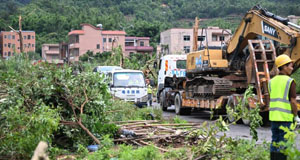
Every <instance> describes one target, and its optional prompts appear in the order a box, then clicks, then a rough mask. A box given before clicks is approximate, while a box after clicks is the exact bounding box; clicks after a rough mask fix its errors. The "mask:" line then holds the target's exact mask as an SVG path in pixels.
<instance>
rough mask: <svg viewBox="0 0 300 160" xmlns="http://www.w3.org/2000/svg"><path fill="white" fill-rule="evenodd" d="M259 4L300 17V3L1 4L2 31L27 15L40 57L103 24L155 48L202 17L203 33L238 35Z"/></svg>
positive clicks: (65, 0)
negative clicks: (86, 26) (45, 49)
mask: <svg viewBox="0 0 300 160" xmlns="http://www.w3.org/2000/svg"><path fill="white" fill-rule="evenodd" d="M258 2H260V4H261V6H263V7H264V8H267V9H268V10H269V11H271V12H273V13H276V14H279V15H282V16H287V15H290V14H294V15H300V10H298V8H299V7H300V2H299V1H292V0H280V1H279V0H261V1H258V0H253V1H249V0H215V1H208V0H189V1H187V0H143V1H141V0H110V1H107V0H89V1H85V0H51V1H48V0H12V1H0V6H1V7H0V11H1V12H0V29H1V30H9V28H8V26H9V25H10V26H13V27H14V28H18V15H22V17H23V29H24V30H34V31H35V32H36V33H37V52H40V46H41V44H43V43H54V42H60V41H67V37H66V35H67V33H68V32H69V31H70V30H71V29H79V28H80V24H81V23H90V24H93V25H96V24H99V23H101V24H103V27H104V29H106V30H110V29H112V30H114V29H115V30H116V29H118V30H122V29H123V30H125V31H126V32H127V34H128V35H136V36H149V37H151V38H152V39H151V40H152V45H155V44H156V43H157V42H159V33H160V32H161V31H162V30H165V29H167V28H171V27H191V26H192V24H193V19H194V18H195V17H196V16H198V17H199V18H202V19H208V20H206V21H203V22H201V23H200V25H201V26H202V27H205V26H208V25H218V26H220V27H223V28H229V29H232V30H234V29H235V28H236V26H237V25H238V23H239V21H240V19H241V18H242V16H243V15H244V14H245V12H246V11H247V10H249V9H250V8H251V7H253V6H254V5H255V4H258ZM228 17H230V18H228ZM232 17H233V18H232ZM228 19H230V21H228Z"/></svg>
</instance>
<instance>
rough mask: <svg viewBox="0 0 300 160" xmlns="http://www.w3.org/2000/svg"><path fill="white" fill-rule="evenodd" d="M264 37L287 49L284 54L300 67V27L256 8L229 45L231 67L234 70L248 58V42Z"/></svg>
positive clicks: (228, 52) (246, 16)
mask: <svg viewBox="0 0 300 160" xmlns="http://www.w3.org/2000/svg"><path fill="white" fill-rule="evenodd" d="M262 36H263V37H266V38H268V39H271V40H274V41H276V42H278V43H277V44H280V46H281V47H284V48H285V51H284V54H287V55H289V56H290V57H291V59H292V60H294V61H295V65H296V66H299V65H300V26H298V25H296V24H293V23H291V22H289V21H288V19H286V18H282V17H279V16H276V15H274V14H272V13H271V12H268V11H267V10H266V9H263V8H261V7H260V6H255V7H253V8H252V9H251V10H250V11H248V12H247V13H246V15H245V17H244V18H243V20H242V22H241V23H240V25H239V27H238V28H237V30H236V32H235V34H234V36H233V37H232V38H231V39H230V40H229V41H228V43H227V51H226V53H227V57H228V60H229V66H230V67H231V68H234V66H233V65H234V64H236V62H240V61H241V58H244V59H245V58H246V57H245V56H248V55H247V54H245V53H243V49H244V48H246V47H247V46H248V40H252V39H261V37H262ZM282 45H283V46H282ZM275 47H279V46H275ZM277 54H282V53H277ZM295 68H297V67H295ZM235 69H240V68H235Z"/></svg>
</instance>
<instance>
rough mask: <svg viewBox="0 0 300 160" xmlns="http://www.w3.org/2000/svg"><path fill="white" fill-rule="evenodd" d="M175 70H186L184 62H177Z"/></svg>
mask: <svg viewBox="0 0 300 160" xmlns="http://www.w3.org/2000/svg"><path fill="white" fill-rule="evenodd" d="M176 68H178V69H186V60H177V61H176Z"/></svg>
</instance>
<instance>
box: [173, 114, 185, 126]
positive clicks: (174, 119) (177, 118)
mask: <svg viewBox="0 0 300 160" xmlns="http://www.w3.org/2000/svg"><path fill="white" fill-rule="evenodd" d="M173 121H174V123H179V124H182V123H183V124H184V123H187V121H186V120H184V119H182V118H180V117H178V116H177V115H176V116H175V117H174V118H173Z"/></svg>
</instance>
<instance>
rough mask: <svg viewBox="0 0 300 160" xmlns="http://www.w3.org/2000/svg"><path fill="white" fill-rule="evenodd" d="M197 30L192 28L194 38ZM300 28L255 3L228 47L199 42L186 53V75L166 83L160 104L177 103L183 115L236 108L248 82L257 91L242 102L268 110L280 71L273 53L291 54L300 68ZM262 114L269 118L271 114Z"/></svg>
mask: <svg viewBox="0 0 300 160" xmlns="http://www.w3.org/2000/svg"><path fill="white" fill-rule="evenodd" d="M196 23H198V22H196ZM195 26H198V25H197V24H195ZM197 30H198V28H197V27H194V37H195V36H197V34H195V33H197ZM299 33H300V26H298V25H296V24H293V23H291V22H289V21H288V19H287V18H282V17H280V16H277V15H274V14H273V13H271V12H269V11H267V10H266V9H264V8H262V7H260V6H259V5H257V6H254V7H253V8H252V9H251V10H249V11H248V12H247V13H246V15H245V16H244V18H243V20H242V21H241V23H240V25H239V26H238V28H237V29H236V31H235V33H234V35H233V36H232V37H231V38H230V39H229V40H228V41H227V42H226V45H225V46H224V47H221V48H220V49H210V47H209V46H207V47H206V48H205V49H202V50H197V48H198V47H197V46H193V51H192V52H191V53H188V55H187V59H186V73H185V78H179V80H176V79H175V78H176V77H175V76H174V77H175V78H174V80H173V82H171V84H174V82H176V85H173V86H171V87H167V86H168V85H164V86H165V87H164V88H162V89H160V90H158V91H159V92H158V95H160V96H159V97H160V98H159V101H160V104H161V108H162V109H164V107H166V106H168V105H170V104H174V105H175V112H176V114H179V115H181V114H190V113H191V109H207V110H214V111H221V112H222V111H226V105H228V106H232V107H234V106H235V105H236V103H237V99H238V98H237V97H243V93H244V92H245V90H246V89H247V88H248V86H249V85H253V86H254V93H255V94H256V96H255V98H254V99H249V105H247V106H244V107H247V108H248V109H251V108H255V107H257V106H258V107H260V111H261V113H267V112H268V107H267V105H268V103H269V102H268V96H269V93H268V89H267V88H268V81H269V80H270V79H271V78H272V77H273V76H275V75H276V74H277V69H276V67H275V65H274V64H275V63H274V61H275V58H276V56H278V55H280V54H287V55H289V56H290V57H291V59H292V60H293V61H294V65H295V66H294V69H295V70H296V69H298V68H299V64H300V34H299ZM194 45H197V43H194ZM159 73H163V72H161V71H159ZM166 81H168V80H167V79H165V82H166ZM165 84H166V83H165ZM158 88H161V87H158ZM161 101H166V102H161ZM262 115H264V116H263V118H264V119H266V118H267V115H268V114H262ZM243 122H244V123H246V124H247V123H249V120H246V119H243Z"/></svg>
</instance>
